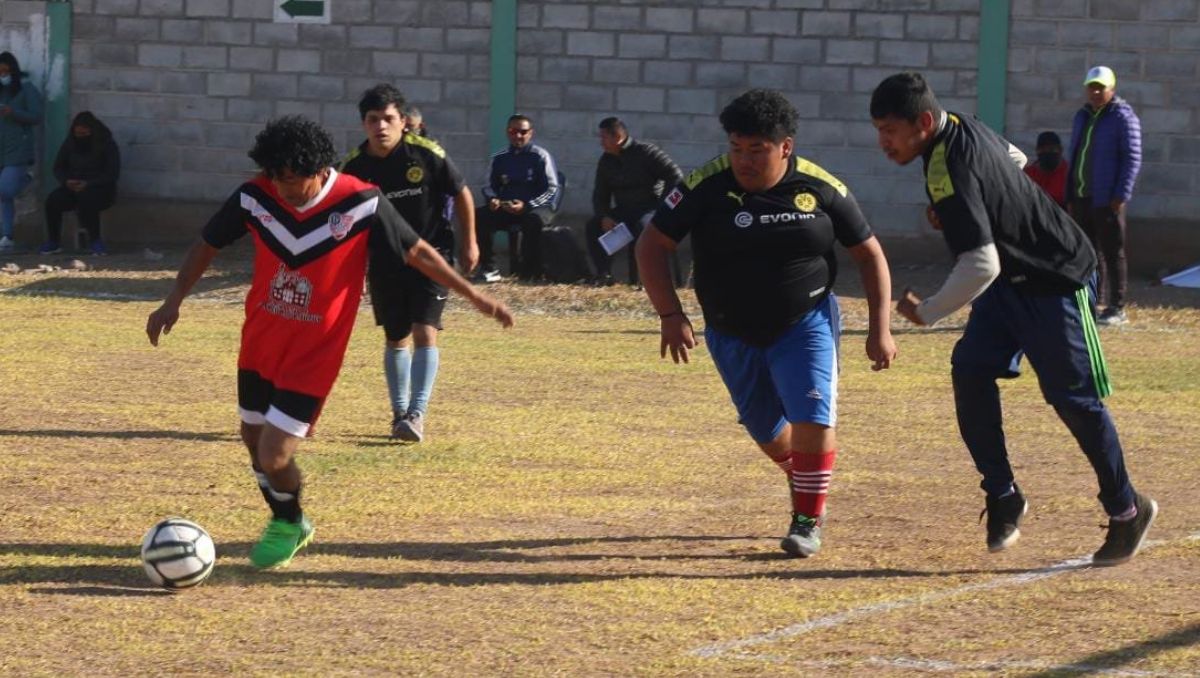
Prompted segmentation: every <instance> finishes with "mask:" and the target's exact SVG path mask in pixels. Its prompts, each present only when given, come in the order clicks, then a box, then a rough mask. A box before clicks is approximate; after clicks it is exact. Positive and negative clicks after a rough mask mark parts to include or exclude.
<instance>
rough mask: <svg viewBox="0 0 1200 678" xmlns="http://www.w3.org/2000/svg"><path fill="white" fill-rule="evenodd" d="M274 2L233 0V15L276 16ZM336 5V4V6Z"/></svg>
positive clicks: (240, 16)
mask: <svg viewBox="0 0 1200 678" xmlns="http://www.w3.org/2000/svg"><path fill="white" fill-rule="evenodd" d="M142 2H143V3H145V2H146V0H142ZM273 3H274V0H233V13H232V15H231V16H233V18H235V19H270V18H272V17H274V16H275V5H274V4H273ZM336 6H337V5H334V7H336ZM334 11H335V12H336V11H337V10H336V9H335V10H334Z"/></svg>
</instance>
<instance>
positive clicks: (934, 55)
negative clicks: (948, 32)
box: [929, 42, 979, 91]
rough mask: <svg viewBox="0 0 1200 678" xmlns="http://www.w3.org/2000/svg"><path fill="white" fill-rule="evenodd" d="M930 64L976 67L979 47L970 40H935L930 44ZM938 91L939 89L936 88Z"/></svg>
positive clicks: (949, 66)
mask: <svg viewBox="0 0 1200 678" xmlns="http://www.w3.org/2000/svg"><path fill="white" fill-rule="evenodd" d="M929 51H930V59H929V65H930V66H933V67H944V68H962V67H963V66H964V65H967V66H969V67H970V68H972V69H974V68H975V61H976V59H978V54H979V48H978V47H977V46H976V45H975V44H974V43H970V42H940V43H939V42H935V43H934V44H932V45H930V47H929ZM934 91H937V90H934Z"/></svg>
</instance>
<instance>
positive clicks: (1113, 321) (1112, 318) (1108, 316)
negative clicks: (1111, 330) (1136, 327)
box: [1096, 306, 1129, 327]
mask: <svg viewBox="0 0 1200 678" xmlns="http://www.w3.org/2000/svg"><path fill="white" fill-rule="evenodd" d="M1096 323H1097V324H1098V325H1105V326H1107V327H1116V326H1118V325H1125V324H1128V323H1129V317H1128V316H1126V315H1125V310H1124V309H1120V308H1116V307H1114V306H1109V307H1108V308H1106V309H1104V312H1103V313H1101V314H1100V317H1099V318H1097V319H1096Z"/></svg>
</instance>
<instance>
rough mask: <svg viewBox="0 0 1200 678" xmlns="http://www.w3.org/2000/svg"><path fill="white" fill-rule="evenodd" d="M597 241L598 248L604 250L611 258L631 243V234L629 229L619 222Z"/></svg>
mask: <svg viewBox="0 0 1200 678" xmlns="http://www.w3.org/2000/svg"><path fill="white" fill-rule="evenodd" d="M599 240H600V246H601V247H603V248H604V251H605V252H606V253H607V254H608V255H609V256H612V255H614V254H616V253H617V252H620V251H621V249H622V248H624V247H625V246H626V245H628V244H629V243H631V242H633V234H632V233H630V232H629V227H628V226H626V225H625V223H624V222H621V223H619V224H617V225H616V226H614V227H613V228H612V229H610V230H609V231H608V232H607V233H605V234H604V235H602V236H600V238H599Z"/></svg>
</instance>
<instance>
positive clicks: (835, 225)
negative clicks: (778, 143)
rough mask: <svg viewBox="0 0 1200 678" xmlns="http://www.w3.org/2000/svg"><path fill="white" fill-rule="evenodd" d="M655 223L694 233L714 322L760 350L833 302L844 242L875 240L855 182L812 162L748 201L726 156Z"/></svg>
mask: <svg viewBox="0 0 1200 678" xmlns="http://www.w3.org/2000/svg"><path fill="white" fill-rule="evenodd" d="M654 225H655V227H656V228H658V230H660V231H662V232H663V233H664V234H666V235H667V236H668V237H670V238H672V239H674V240H675V241H676V242H678V241H680V240H683V239H684V238H685V237H687V236H688V235H691V237H692V252H693V258H694V260H695V279H696V296H697V297H698V298H699V300H700V306H701V308H702V309H703V311H704V320H705V322H706V323H707V324H708V325H710V326H712V327H713V328H715V329H717V330H720V331H721V332H724V333H726V334H732V335H734V336H737V337H740V338H742V339H744V340H746V341H748V342H751V343H769V342H771V341H773V340H774V338H775V337H777V336H779V335H780V334H781V333H782V332H783V331H784V330H786V329H787V328H788V327H790V326H791V325H792V324H793V323H795V322H796V321H797V320H799V319H800V318H801V317H803V316H804V314H806V313H807V312H808V311H809V310H810V309H812V308H813V307H814V306H816V305H817V304H818V303H819V302H820V301H821V300H823V299H824V298H825V296H827V295H828V294H829V291H830V288H831V287H832V286H833V282H834V279H835V278H836V276H837V260H836V259H835V257H834V253H833V245H834V241H835V240H836V241H837V242H840V243H841V244H842V245H843V246H845V247H853V246H855V245H858V244H860V243H862V242H863V241H865V240H867V239H869V238H870V237H871V228H870V226H868V225H867V220H866V219H865V218H864V217H863V214H862V211H861V210H860V209H859V207H858V203H857V202H856V201H855V200H854V196H853V195H851V194H850V191H849V190H848V189H847V188H846V186H845V184H843V183H842V182H841V181H839V180H838V179H837V178H835V177H834V176H833V175H831V174H829V173H828V172H826V171H825V170H823V169H821V168H820V167H818V166H817V165H815V164H813V163H812V162H809V161H808V160H805V159H803V158H791V159H790V160H789V163H788V167H787V171H786V173H785V174H784V176H783V178H782V179H781V180H780V181H779V183H777V184H776V185H775V186H773V187H772V188H771V189H769V190H767V191H765V192H762V193H747V192H745V191H743V190H742V189H741V187H740V186H739V185H738V183H737V181H736V180H735V178H734V176H733V170H732V169H731V168H730V161H729V157H728V155H722V156H720V157H718V158H716V159H714V160H712V161H710V162H709V163H708V164H706V165H705V166H703V167H701V168H700V169H698V170H696V171H694V172H692V173H691V174H690V175H688V176H687V177H686V178H685V179H684V180H683V182H682V183H680V184H679V185H678V186H676V187H675V188H674V189H673V190H671V191H669V192H668V193H667V195H666V197H665V198H664V199H663V202H662V205H661V206H660V207H659V208H658V211H657V212H656V213H655V215H654Z"/></svg>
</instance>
